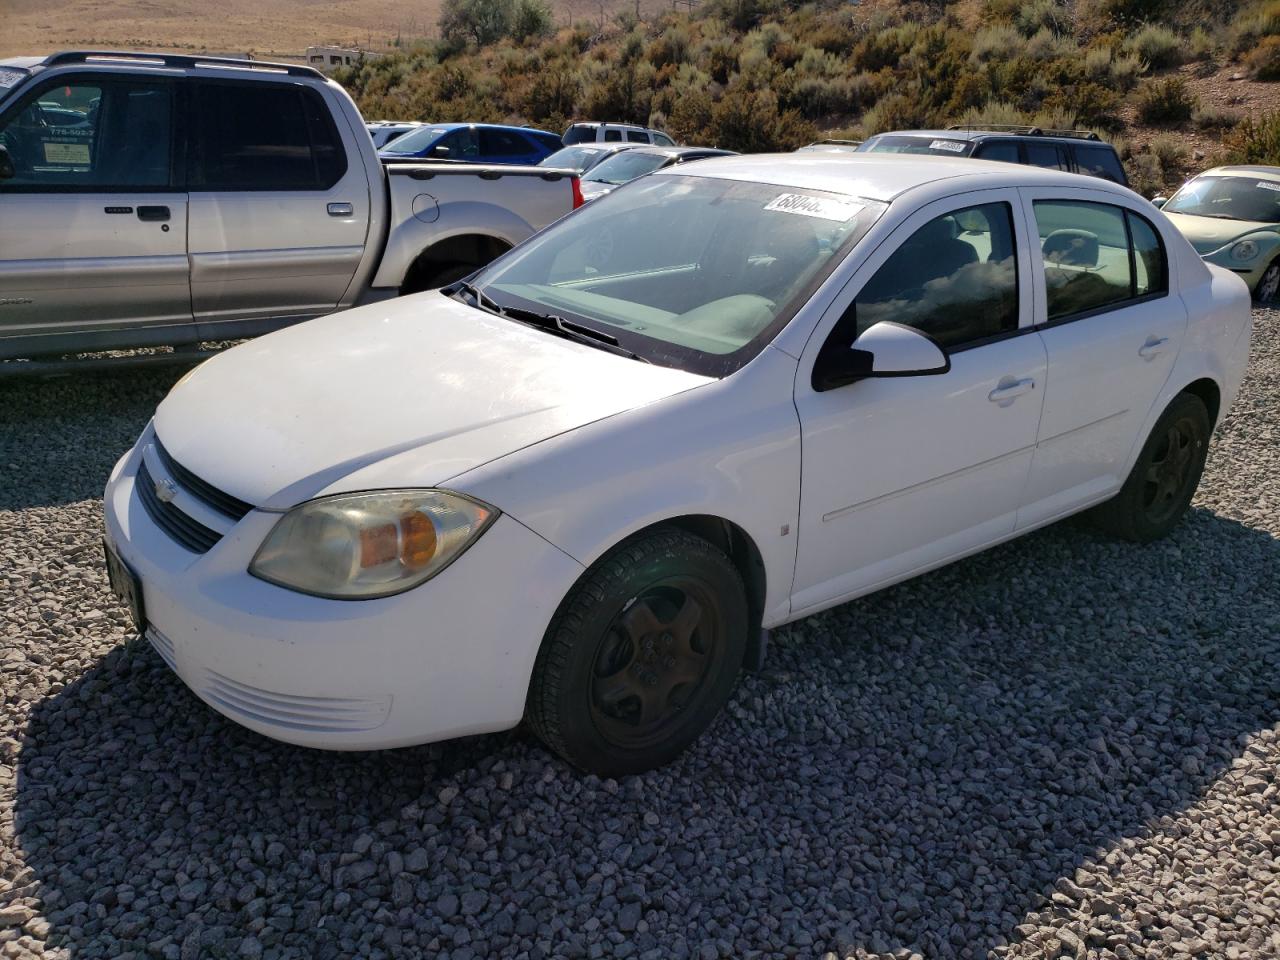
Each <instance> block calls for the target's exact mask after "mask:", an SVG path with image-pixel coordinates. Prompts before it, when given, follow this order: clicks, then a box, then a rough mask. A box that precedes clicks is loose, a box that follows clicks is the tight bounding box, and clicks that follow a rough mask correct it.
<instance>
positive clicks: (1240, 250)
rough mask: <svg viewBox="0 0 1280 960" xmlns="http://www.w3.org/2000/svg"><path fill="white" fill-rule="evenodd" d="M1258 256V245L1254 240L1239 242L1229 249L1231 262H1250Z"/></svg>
mask: <svg viewBox="0 0 1280 960" xmlns="http://www.w3.org/2000/svg"><path fill="white" fill-rule="evenodd" d="M1257 255H1258V244H1257V242H1256V241H1254V240H1241V241H1240V242H1239V243H1237V244H1236V245H1235V246H1234V247H1232V248H1231V259H1232V260H1252V259H1253V258H1254V257H1256V256H1257Z"/></svg>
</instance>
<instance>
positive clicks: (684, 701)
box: [525, 528, 749, 777]
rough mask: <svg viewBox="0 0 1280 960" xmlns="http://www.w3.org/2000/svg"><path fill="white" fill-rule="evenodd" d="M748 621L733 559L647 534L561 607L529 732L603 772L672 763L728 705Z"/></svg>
mask: <svg viewBox="0 0 1280 960" xmlns="http://www.w3.org/2000/svg"><path fill="white" fill-rule="evenodd" d="M748 623H749V615H748V612H747V593H746V588H745V587H744V586H743V583H742V577H741V576H740V575H739V573H738V571H737V569H736V568H735V567H734V565H733V563H732V562H731V561H730V560H729V558H728V557H727V556H725V554H724V553H723V552H721V551H720V550H718V549H717V548H716V547H715V546H713V545H712V544H710V543H709V542H707V541H706V540H703V539H702V538H701V537H696V536H694V535H692V534H690V533H686V532H684V531H683V530H677V529H674V528H660V529H658V530H654V531H650V532H648V533H642V534H638V535H637V536H635V537H633V538H631V539H629V540H626V541H624V542H623V543H621V544H620V545H618V546H617V547H615V548H614V549H613V550H612V551H610V552H609V553H608V554H606V555H605V556H604V557H603V558H602V559H601V560H599V561H598V562H597V563H596V564H594V565H593V566H592V567H591V568H590V569H589V570H588V571H587V572H586V573H585V574H583V576H582V578H581V579H580V580H579V581H578V583H577V584H575V585H574V588H573V589H572V590H571V591H570V592H569V594H568V596H566V597H565V599H564V601H563V602H562V603H561V604H560V608H559V609H558V610H557V611H556V615H555V618H554V619H553V620H552V621H551V625H550V626H549V627H548V628H547V634H546V636H545V637H544V638H543V641H542V647H541V649H540V650H539V651H538V658H537V662H536V663H535V664H534V668H533V678H532V681H531V683H530V686H529V697H528V701H527V703H526V707H525V717H526V719H527V721H528V723H529V726H530V727H531V728H532V729H533V731H534V732H535V733H536V734H537V735H538V737H539V738H540V739H541V740H542V742H543V743H545V744H546V745H547V746H548V747H549V748H550V749H551V750H553V751H554V752H555V753H557V754H559V755H560V756H561V757H563V758H564V759H565V760H567V761H568V762H569V763H571V764H573V765H574V766H576V767H579V768H581V769H582V770H585V771H587V772H589V773H594V774H597V775H599V776H602V777H617V776H623V775H626V774H633V773H643V772H644V771H646V770H652V769H653V768H655V767H660V766H662V765H664V764H666V763H669V762H670V761H672V760H674V759H675V758H676V757H677V756H679V755H680V753H682V752H683V751H684V749H685V748H686V747H688V746H689V744H691V743H692V742H693V741H694V740H695V739H697V737H698V736H699V735H700V734H701V733H702V732H703V731H704V730H705V729H706V728H707V727H708V726H709V725H710V724H711V722H712V720H714V719H715V717H716V715H717V714H718V713H719V712H720V710H721V709H722V708H723V707H724V705H725V703H726V702H727V701H728V699H729V695H730V693H731V692H732V690H733V685H734V683H735V681H736V680H737V677H738V673H739V671H740V670H741V667H742V658H743V654H744V652H745V650H746V640H747V630H748Z"/></svg>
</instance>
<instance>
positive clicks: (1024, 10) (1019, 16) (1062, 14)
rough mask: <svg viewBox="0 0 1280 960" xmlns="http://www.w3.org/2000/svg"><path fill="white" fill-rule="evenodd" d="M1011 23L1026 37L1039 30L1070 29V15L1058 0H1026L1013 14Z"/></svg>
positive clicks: (1060, 31)
mask: <svg viewBox="0 0 1280 960" xmlns="http://www.w3.org/2000/svg"><path fill="white" fill-rule="evenodd" d="M1013 23H1014V26H1016V27H1017V28H1018V30H1019V31H1021V33H1022V35H1023V36H1026V37H1031V36H1035V34H1037V33H1039V32H1040V31H1041V30H1049V31H1051V32H1053V33H1067V32H1069V31H1070V29H1071V15H1070V11H1069V10H1067V8H1066V7H1064V6H1062V5H1061V4H1060V3H1058V0H1027V2H1026V3H1024V4H1022V6H1021V7H1019V8H1018V12H1017V13H1015V14H1014V15H1013Z"/></svg>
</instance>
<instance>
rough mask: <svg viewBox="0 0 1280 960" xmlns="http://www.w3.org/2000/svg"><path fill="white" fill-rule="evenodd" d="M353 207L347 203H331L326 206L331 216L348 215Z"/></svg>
mask: <svg viewBox="0 0 1280 960" xmlns="http://www.w3.org/2000/svg"><path fill="white" fill-rule="evenodd" d="M354 209H355V208H354V207H352V206H351V204H349V203H331V204H329V207H328V210H329V216H331V217H349V216H351V214H352V211H353V210H354Z"/></svg>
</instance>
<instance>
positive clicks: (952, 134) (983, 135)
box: [867, 127, 1114, 149]
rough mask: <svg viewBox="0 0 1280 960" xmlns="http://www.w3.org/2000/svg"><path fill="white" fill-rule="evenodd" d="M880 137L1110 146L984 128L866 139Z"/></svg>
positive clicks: (895, 133)
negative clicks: (998, 139)
mask: <svg viewBox="0 0 1280 960" xmlns="http://www.w3.org/2000/svg"><path fill="white" fill-rule="evenodd" d="M880 137H930V138H933V139H937V140H969V141H975V140H986V139H988V138H990V137H999V138H1000V139H1002V140H1028V141H1034V142H1035V143H1044V142H1049V143H1075V144H1081V143H1085V144H1089V143H1091V144H1095V145H1101V146H1105V147H1110V146H1111V144H1109V143H1107V142H1106V141H1105V140H1102V139H1094V138H1090V137H1086V136H1084V134H1083V133H1081V135H1079V136H1055V135H1054V134H1052V133H1031V132H1029V131H1027V130H989V129H986V128H984V127H965V128H964V129H961V130H886V131H885V132H884V133H877V134H876V135H875V136H874V137H868V138H867V139H868V140H878V139H879V138H880ZM1113 149H1114V148H1113Z"/></svg>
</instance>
